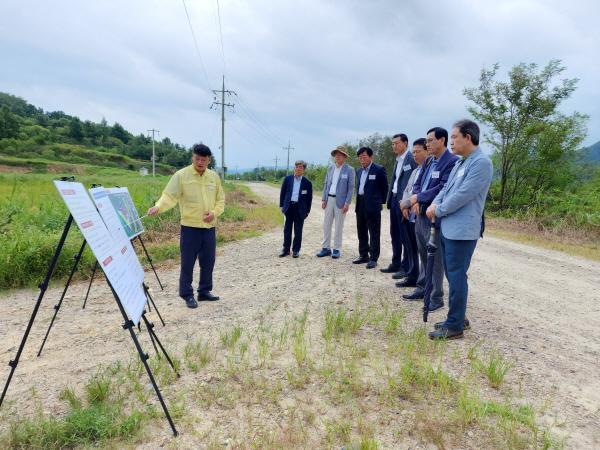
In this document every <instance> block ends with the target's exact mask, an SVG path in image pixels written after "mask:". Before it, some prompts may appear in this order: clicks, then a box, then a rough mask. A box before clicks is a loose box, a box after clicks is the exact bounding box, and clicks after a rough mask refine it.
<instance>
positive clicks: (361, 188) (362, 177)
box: [358, 163, 373, 195]
mask: <svg viewBox="0 0 600 450" xmlns="http://www.w3.org/2000/svg"><path fill="white" fill-rule="evenodd" d="M372 164H373V163H371V164H369V165H368V166H367V168H366V169H364V168H363V171H362V173H361V174H360V183H359V185H358V195H365V183H366V182H367V176H368V175H369V169H370V168H371V165H372Z"/></svg>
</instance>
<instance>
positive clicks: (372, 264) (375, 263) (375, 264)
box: [367, 260, 377, 269]
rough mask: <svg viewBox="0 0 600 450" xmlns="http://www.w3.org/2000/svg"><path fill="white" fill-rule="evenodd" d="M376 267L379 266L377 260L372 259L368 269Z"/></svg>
mask: <svg viewBox="0 0 600 450" xmlns="http://www.w3.org/2000/svg"><path fill="white" fill-rule="evenodd" d="M375 267H377V261H373V260H371V261H369V262H368V263H367V269H374V268H375Z"/></svg>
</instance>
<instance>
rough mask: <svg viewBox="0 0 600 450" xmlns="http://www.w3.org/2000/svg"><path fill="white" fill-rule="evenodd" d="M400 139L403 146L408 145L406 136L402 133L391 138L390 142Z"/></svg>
mask: <svg viewBox="0 0 600 450" xmlns="http://www.w3.org/2000/svg"><path fill="white" fill-rule="evenodd" d="M397 138H400V140H401V141H402V142H404V143H405V144H408V136H407V135H405V134H404V133H398V134H395V135H393V136H392V140H394V139H397Z"/></svg>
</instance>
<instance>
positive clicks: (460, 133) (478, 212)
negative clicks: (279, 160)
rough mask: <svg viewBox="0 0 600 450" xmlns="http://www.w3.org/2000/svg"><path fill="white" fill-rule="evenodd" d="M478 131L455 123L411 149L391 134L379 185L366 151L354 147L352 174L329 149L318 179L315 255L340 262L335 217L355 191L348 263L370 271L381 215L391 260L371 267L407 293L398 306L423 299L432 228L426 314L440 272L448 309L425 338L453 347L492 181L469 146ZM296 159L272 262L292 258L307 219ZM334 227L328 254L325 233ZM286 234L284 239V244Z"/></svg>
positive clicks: (284, 191) (439, 301)
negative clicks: (320, 212) (386, 216)
mask: <svg viewBox="0 0 600 450" xmlns="http://www.w3.org/2000/svg"><path fill="white" fill-rule="evenodd" d="M479 137H480V130H479V127H478V126H477V124H476V123H475V122H473V121H471V120H461V121H458V122H456V123H455V124H454V125H453V127H452V130H451V135H450V143H451V149H452V151H450V150H448V138H449V136H448V132H447V131H446V130H445V129H443V128H441V127H434V128H431V129H430V130H429V131H428V132H427V137H426V138H420V139H417V140H415V141H414V142H413V145H412V151H409V150H408V144H409V141H408V137H407V136H406V135H405V134H403V133H400V134H396V135H394V136H393V138H392V148H393V151H394V153H395V155H396V162H395V165H394V170H393V173H392V176H391V182H390V183H389V184H388V177H387V174H386V171H385V168H384V167H383V166H381V165H379V164H376V163H375V162H373V150H372V149H371V148H369V147H361V148H359V149H358V152H357V156H358V160H359V163H360V166H361V167H360V168H358V169H357V170H356V172H355V171H354V169H353V168H352V167H350V166H349V165H347V164H346V158H348V153H347V150H346V149H345V148H344V147H338V148H336V149H335V150H333V151H332V152H331V155H332V156H333V158H334V160H335V165H332V166H331V167H330V168H329V169H328V171H327V175H326V177H325V182H324V187H323V195H322V205H321V206H322V208H323V209H324V210H325V218H324V223H323V243H322V248H321V250H320V251H319V252H318V253H317V255H316V256H317V257H321V258H322V257H326V256H331V257H332V258H334V259H337V258H339V257H340V255H341V247H342V233H343V226H344V218H345V215H346V213H347V212H348V210H349V207H350V203H351V201H352V196H353V193H354V192H355V193H356V207H355V211H356V227H357V234H358V251H359V256H358V258H357V259H355V260H354V261H352V262H353V263H354V264H366V268H367V269H373V268H375V267H376V266H377V261H378V259H379V253H380V234H381V210H382V205H383V204H386V206H387V208H388V209H389V211H390V235H391V241H392V260H391V262H390V264H389V265H388V266H387V267H385V268H382V269H381V272H384V273H391V274H392V278H393V279H396V280H400V281H398V282H397V283H396V286H398V287H413V288H414V291H413V292H411V293H409V294H404V295H403V298H404V299H405V300H409V301H410V300H421V299H423V297H424V295H425V285H426V282H427V281H428V280H426V270H425V268H426V264H427V243H428V241H429V240H430V233H431V229H432V226H434V227H436V228H439V229H440V231H441V232H440V233H434V235H433V236H434V242H433V244H435V246H436V247H437V248H438V249H439V251H437V252H436V253H435V256H434V259H433V270H432V271H431V280H429V281H430V282H431V285H432V290H431V296H430V302H429V311H436V310H439V309H440V308H442V307H443V306H444V300H443V299H444V290H443V278H444V273H445V275H446V278H447V280H448V285H449V290H450V292H449V302H448V303H449V305H448V306H449V311H448V316H447V318H446V320H444V321H442V322H438V323H436V324H435V325H434V330H433V331H432V332H431V333H429V336H430V338H432V339H457V338H461V337H462V336H463V330H464V329H465V328H469V325H470V324H469V321H468V319H467V318H466V305H467V294H468V285H467V271H468V269H469V264H470V262H471V257H472V255H473V252H474V250H475V246H476V244H477V240H478V239H479V237H480V236H482V235H483V228H484V217H483V209H484V206H485V199H486V197H487V192H488V189H489V186H490V183H491V180H492V172H493V168H492V163H491V160H490V159H489V157H487V156H486V155H485V154H483V152H482V151H481V149H480V148H479ZM305 169H306V163H305V162H304V161H297V162H296V164H295V170H294V174H293V175H290V176H288V177H286V178H285V179H284V181H283V184H282V187H281V193H280V205H279V206H280V207H281V210H282V212H283V213H284V214H285V225H284V244H283V249H282V251H281V253H280V254H279V256H280V257H284V256H287V255H289V254H290V248H291V250H292V255H293V256H294V257H298V256H299V254H300V247H301V243H302V225H303V223H304V220H305V219H306V217H307V216H308V214H309V212H310V206H311V203H312V184H311V183H310V181H309V180H308V179H306V177H304V176H303V174H304V170H305ZM334 223H335V228H334V238H333V247H332V246H331V231H332V226H333V225H334ZM292 228H293V229H294V234H295V236H294V240H293V244H292Z"/></svg>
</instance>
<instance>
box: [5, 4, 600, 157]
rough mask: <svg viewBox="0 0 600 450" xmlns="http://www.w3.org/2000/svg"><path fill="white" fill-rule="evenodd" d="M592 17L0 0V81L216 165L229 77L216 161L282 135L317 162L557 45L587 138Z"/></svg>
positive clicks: (424, 117) (461, 101) (576, 9)
mask: <svg viewBox="0 0 600 450" xmlns="http://www.w3.org/2000/svg"><path fill="white" fill-rule="evenodd" d="M186 9H187V14H186ZM188 15H189V22H188ZM599 16H600V2H597V1H592V0H590V1H583V0H572V1H569V2H564V1H554V0H546V1H544V0H537V1H536V0H518V1H512V0H511V1H508V0H506V1H505V0H496V1H494V2H485V1H474V0H472V1H469V0H452V1H450V0H449V1H443V0H439V1H433V0H420V1H417V0H403V1H400V0H396V1H391V0H369V1H365V0H345V1H343V0H338V1H328V0H302V1H288V0H280V1H273V0H271V1H267V0H252V1H243V0H219V2H218V6H217V0H185V3H184V2H183V1H178V0H162V1H158V0H156V1H155V0H143V1H142V0H127V1H123V0H120V1H117V0H96V1H81V0H79V1H72V0H53V1H44V0H38V1H32V0H2V1H1V2H0V91H3V92H8V93H11V94H13V95H17V96H19V97H22V98H24V99H26V100H27V101H29V102H30V103H33V104H34V105H36V106H38V107H42V108H43V109H44V110H47V111H54V110H62V111H64V112H66V113H67V114H72V115H77V116H79V117H80V118H82V119H83V120H93V121H100V120H101V119H102V118H103V117H105V118H106V120H107V121H108V122H109V123H111V124H112V123H114V122H119V123H120V124H122V125H123V126H125V127H126V128H127V129H128V130H129V131H131V132H133V133H134V134H139V133H147V130H149V129H152V128H154V129H158V130H159V131H160V135H159V136H160V137H159V138H160V139H162V138H163V137H165V136H168V137H169V138H170V139H171V140H172V141H173V142H177V143H180V144H182V145H185V146H191V145H192V144H194V143H196V142H200V141H202V142H204V143H205V144H207V145H209V147H210V148H211V149H212V150H213V153H214V154H215V156H216V160H217V164H218V165H220V163H221V150H220V146H221V121H220V119H221V115H220V109H210V106H211V103H212V102H213V100H214V94H213V92H212V90H213V89H220V88H221V84H222V76H223V75H225V85H226V86H225V87H226V89H228V90H232V91H235V93H236V94H237V95H233V94H232V95H230V96H227V97H226V99H225V100H226V102H227V103H232V104H234V107H233V108H227V110H226V124H225V165H226V166H228V167H229V168H230V169H235V168H238V169H242V168H251V167H256V166H257V164H260V165H261V166H274V165H275V158H277V164H278V166H279V167H282V166H283V165H285V163H286V158H287V151H286V150H284V148H283V147H285V146H287V145H288V142H291V146H292V147H294V149H293V150H292V151H291V155H290V159H291V161H292V162H293V161H294V160H296V159H304V160H307V161H309V162H313V163H320V164H323V163H325V162H327V161H329V152H330V151H331V149H333V148H335V147H336V146H337V145H339V144H341V143H344V142H356V141H357V140H358V139H360V138H364V137H367V136H369V135H371V134H374V133H381V134H383V135H392V134H395V133H400V132H404V133H406V134H407V135H408V137H409V139H410V140H411V141H412V140H414V139H416V138H419V137H423V136H424V135H425V134H426V131H427V130H428V129H429V128H431V127H433V126H443V127H445V128H450V127H451V125H452V123H453V122H454V121H456V120H457V119H461V118H464V117H468V112H467V109H466V107H467V100H466V98H465V97H464V95H463V89H464V88H465V87H474V86H477V85H478V79H479V75H480V72H481V69H482V68H484V67H486V68H489V67H491V66H492V65H493V64H494V63H499V64H500V72H499V78H505V77H506V73H507V71H508V70H509V69H510V68H511V67H513V66H514V65H516V64H519V63H521V62H526V63H536V64H538V65H540V66H544V65H545V64H547V63H548V61H550V60H551V59H560V60H562V62H563V64H564V65H565V66H566V70H565V72H563V74H562V75H563V77H564V78H578V79H579V83H578V88H577V90H576V91H575V93H574V94H573V95H572V97H571V98H570V99H568V100H567V101H566V102H564V103H563V104H562V106H561V110H562V111H563V112H565V113H567V114H570V113H572V112H573V111H578V112H581V113H585V114H587V115H589V116H590V119H589V121H588V137H587V139H586V141H585V142H584V144H586V145H587V144H592V143H594V142H596V141H598V140H600V121H599V120H598V118H599V117H600V58H598V52H599V51H600V50H599V49H600V27H598V26H596V23H595V19H596V18H597V17H599ZM219 18H220V26H219ZM190 24H191V30H190ZM192 31H193V34H192ZM194 36H195V41H194ZM594 55H595V56H594ZM218 100H220V98H219V99H218Z"/></svg>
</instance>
